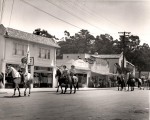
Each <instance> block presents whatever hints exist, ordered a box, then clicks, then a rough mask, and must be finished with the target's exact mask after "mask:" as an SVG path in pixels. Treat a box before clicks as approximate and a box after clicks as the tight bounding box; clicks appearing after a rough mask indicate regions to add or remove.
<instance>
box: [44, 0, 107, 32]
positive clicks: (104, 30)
mask: <svg viewBox="0 0 150 120" xmlns="http://www.w3.org/2000/svg"><path fill="white" fill-rule="evenodd" d="M46 1H47V2H49V3H50V4H52V5H54V6H56V7H58V8H59V9H61V10H63V11H65V12H67V13H69V14H70V15H72V16H74V17H76V18H78V19H80V20H82V21H83V22H86V23H87V24H89V25H91V26H92V27H95V28H97V29H101V28H99V27H97V26H95V25H93V24H91V23H89V22H88V21H86V20H84V19H82V18H80V17H78V16H77V15H75V14H73V13H72V12H69V11H68V10H66V9H64V8H62V7H60V6H58V5H56V4H54V3H52V2H50V1H48V0H46ZM101 30H103V29H101ZM103 31H105V30H103ZM105 32H106V31H105Z"/></svg>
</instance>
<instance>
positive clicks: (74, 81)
mask: <svg viewBox="0 0 150 120" xmlns="http://www.w3.org/2000/svg"><path fill="white" fill-rule="evenodd" d="M55 77H57V80H58V86H57V92H58V91H59V87H61V93H64V94H65V93H66V92H67V88H68V85H69V86H70V94H71V93H72V86H73V87H74V93H76V89H77V88H78V78H77V77H76V76H73V77H71V76H70V74H68V76H66V77H62V73H61V70H60V69H57V71H56V76H55ZM63 84H64V85H65V91H64V92H63V89H62V87H63Z"/></svg>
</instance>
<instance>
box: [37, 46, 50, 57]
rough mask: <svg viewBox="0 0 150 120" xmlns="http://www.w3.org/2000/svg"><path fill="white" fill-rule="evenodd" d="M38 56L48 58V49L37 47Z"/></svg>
mask: <svg viewBox="0 0 150 120" xmlns="http://www.w3.org/2000/svg"><path fill="white" fill-rule="evenodd" d="M39 58H43V59H50V50H49V49H45V48H39Z"/></svg>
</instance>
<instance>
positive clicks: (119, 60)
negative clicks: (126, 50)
mask: <svg viewBox="0 0 150 120" xmlns="http://www.w3.org/2000/svg"><path fill="white" fill-rule="evenodd" d="M92 56H93V57H96V58H100V59H104V60H106V61H107V62H108V65H109V72H110V73H113V74H119V72H118V69H117V66H116V64H118V65H119V66H120V67H122V66H123V65H122V64H123V53H121V54H110V55H109V54H108V55H106V54H104V55H92ZM124 61H125V62H124V68H125V70H126V73H127V75H126V76H125V78H126V80H127V79H128V77H129V74H128V73H129V72H131V73H132V74H133V75H134V76H135V66H134V65H133V64H132V63H130V62H128V61H127V60H126V58H124Z"/></svg>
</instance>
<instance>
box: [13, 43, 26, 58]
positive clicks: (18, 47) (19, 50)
mask: <svg viewBox="0 0 150 120" xmlns="http://www.w3.org/2000/svg"><path fill="white" fill-rule="evenodd" d="M13 46H14V47H13V55H20V56H24V55H26V52H27V45H24V44H21V43H14V44H13Z"/></svg>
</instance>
